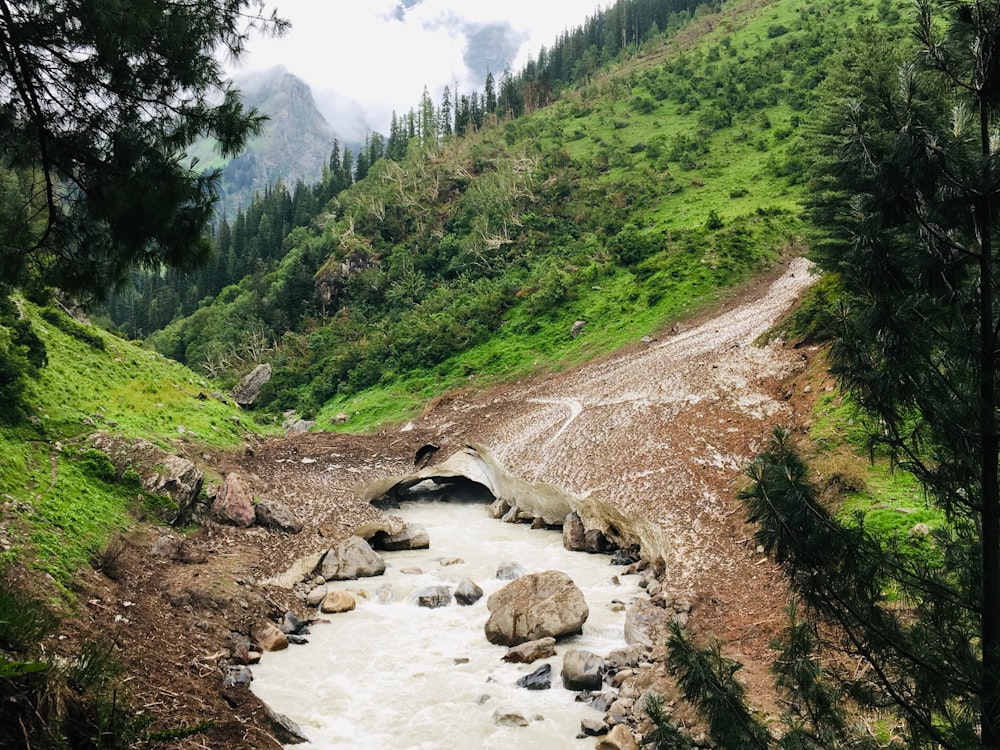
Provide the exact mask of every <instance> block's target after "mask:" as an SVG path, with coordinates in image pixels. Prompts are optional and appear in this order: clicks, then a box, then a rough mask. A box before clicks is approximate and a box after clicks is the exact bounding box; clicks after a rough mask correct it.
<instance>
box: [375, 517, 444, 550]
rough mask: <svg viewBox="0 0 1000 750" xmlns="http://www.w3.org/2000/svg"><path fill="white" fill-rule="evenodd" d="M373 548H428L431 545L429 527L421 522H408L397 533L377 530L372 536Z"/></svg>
mask: <svg viewBox="0 0 1000 750" xmlns="http://www.w3.org/2000/svg"><path fill="white" fill-rule="evenodd" d="M370 543H371V546H372V548H373V549H378V550H386V551H387V552H397V551H399V550H411V549H427V548H428V547H430V546H431V537H430V534H428V533H427V528H426V527H424V526H423V525H421V524H419V523H407V524H404V525H403V528H402V530H400V531H399V532H397V533H395V534H391V533H387V532H384V531H379V532H376V533H375V535H374V536H373V537H372V538H371V542H370Z"/></svg>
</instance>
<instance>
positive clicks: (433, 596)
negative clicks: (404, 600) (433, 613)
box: [417, 586, 451, 609]
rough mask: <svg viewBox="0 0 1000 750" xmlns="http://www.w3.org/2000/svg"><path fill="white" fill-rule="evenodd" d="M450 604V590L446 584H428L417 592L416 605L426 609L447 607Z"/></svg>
mask: <svg viewBox="0 0 1000 750" xmlns="http://www.w3.org/2000/svg"><path fill="white" fill-rule="evenodd" d="M449 604H451V591H450V590H449V589H448V587H447V586H428V587H427V588H425V589H423V590H422V591H418V592H417V605H418V606H420V607H426V608H427V609H437V608H438V607H447V606H448V605H449Z"/></svg>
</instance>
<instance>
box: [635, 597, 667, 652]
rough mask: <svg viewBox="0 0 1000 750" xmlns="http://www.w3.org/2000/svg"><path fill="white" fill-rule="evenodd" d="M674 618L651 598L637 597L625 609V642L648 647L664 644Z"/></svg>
mask: <svg viewBox="0 0 1000 750" xmlns="http://www.w3.org/2000/svg"><path fill="white" fill-rule="evenodd" d="M672 620H673V617H672V615H671V614H670V613H669V612H667V611H666V610H664V609H661V608H660V607H657V606H656V605H655V604H653V603H652V602H651V601H649V599H636V600H635V601H634V602H633V603H632V605H631V606H630V607H629V608H628V609H627V610H626V611H625V642H626V643H628V644H629V645H640V646H645V647H647V648H654V647H656V646H663V645H664V644H665V643H666V642H667V637H668V636H669V634H670V630H669V628H670V622H671V621H672Z"/></svg>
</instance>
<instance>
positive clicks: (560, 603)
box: [485, 570, 590, 646]
mask: <svg viewBox="0 0 1000 750" xmlns="http://www.w3.org/2000/svg"><path fill="white" fill-rule="evenodd" d="M486 607H487V609H489V611H490V617H489V619H488V620H487V621H486V626H485V631H486V638H487V640H489V642H490V643H498V644H501V645H503V646H516V645H518V644H520V643H525V642H526V641H534V640H537V639H539V638H546V637H551V638H557V639H558V638H560V637H562V636H566V635H573V634H575V633H579V632H580V631H581V630H582V629H583V624H584V623H585V622H586V621H587V617H588V616H589V615H590V609H589V608H588V607H587V601H586V599H584V596H583V592H582V591H580V589H579V587H578V586H577V585H576V584H575V583H573V580H572V579H571V578H570V577H569V576H568V575H566V574H565V573H563V572H561V571H558V570H547V571H545V572H543V573H531V574H529V575H526V576H523V577H521V578H519V579H517V580H516V581H512V582H511V583H508V584H507V585H506V586H504V587H503V588H502V589H500V590H499V591H497V592H496V593H494V594H493V595H492V596H490V598H489V599H488V600H487V602H486Z"/></svg>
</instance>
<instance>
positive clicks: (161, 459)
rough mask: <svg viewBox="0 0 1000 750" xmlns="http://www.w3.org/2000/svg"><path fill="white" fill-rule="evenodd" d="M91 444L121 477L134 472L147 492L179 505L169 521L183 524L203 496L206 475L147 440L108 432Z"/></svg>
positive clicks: (186, 461) (97, 436)
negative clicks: (128, 472)
mask: <svg viewBox="0 0 1000 750" xmlns="http://www.w3.org/2000/svg"><path fill="white" fill-rule="evenodd" d="M90 443H91V445H93V446H94V447H95V448H96V449H97V450H99V451H101V452H103V453H105V454H106V455H107V456H108V458H109V459H111V463H112V465H113V466H114V467H115V471H116V472H117V473H118V475H119V476H120V475H122V474H124V473H125V472H126V471H134V472H135V473H136V474H137V475H138V476H139V481H140V482H141V483H142V487H143V489H144V490H146V492H151V493H153V494H154V495H165V496H167V497H169V498H170V499H171V500H173V502H174V504H175V505H176V506H177V510H176V513H174V514H173V516H174V517H173V518H168V519H167V520H168V521H170V522H174V521H184V520H185V519H186V518H187V516H188V515H189V513H190V511H191V508H192V506H193V505H194V503H195V501H196V500H197V499H198V495H199V493H201V487H202V484H203V482H204V480H205V475H204V474H203V473H202V471H201V470H200V469H199V468H198V467H196V466H195V465H194V464H193V463H192V462H191V461H189V460H188V459H186V458H181V457H180V456H175V455H174V454H172V453H167V452H166V451H164V450H162V449H160V448H157V447H156V446H155V445H153V444H152V443H150V442H149V441H147V440H142V439H130V438H125V437H122V436H120V435H112V434H111V433H108V432H98V433H96V434H94V435H91V436H90Z"/></svg>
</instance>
